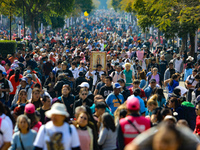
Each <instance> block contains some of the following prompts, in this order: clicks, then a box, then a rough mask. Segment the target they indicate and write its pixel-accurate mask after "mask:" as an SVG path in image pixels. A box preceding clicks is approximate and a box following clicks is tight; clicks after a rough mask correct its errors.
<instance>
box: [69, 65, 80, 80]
mask: <svg viewBox="0 0 200 150" xmlns="http://www.w3.org/2000/svg"><path fill="white" fill-rule="evenodd" d="M69 70H71V71H72V74H73V76H74V79H76V78H78V77H79V75H78V74H79V70H78V68H75V69H74V70H73V69H72V67H71V68H69Z"/></svg>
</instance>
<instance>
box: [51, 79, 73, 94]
mask: <svg viewBox="0 0 200 150" xmlns="http://www.w3.org/2000/svg"><path fill="white" fill-rule="evenodd" d="M64 84H68V85H70V82H69V81H68V80H67V79H61V80H60V81H58V82H56V84H55V85H54V87H53V89H54V90H55V91H57V92H58V94H57V97H59V96H61V95H62V93H61V90H62V87H63V85H64Z"/></svg>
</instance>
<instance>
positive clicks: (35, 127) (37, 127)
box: [32, 121, 42, 132]
mask: <svg viewBox="0 0 200 150" xmlns="http://www.w3.org/2000/svg"><path fill="white" fill-rule="evenodd" d="M41 126H42V122H40V121H38V123H37V124H36V125H35V126H34V127H33V128H32V129H33V130H35V131H36V132H38V131H39V129H40V127H41Z"/></svg>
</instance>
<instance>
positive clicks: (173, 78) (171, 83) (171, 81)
mask: <svg viewBox="0 0 200 150" xmlns="http://www.w3.org/2000/svg"><path fill="white" fill-rule="evenodd" d="M177 77H178V76H177V75H176V74H173V75H172V77H171V79H170V81H169V85H170V86H172V85H173V80H175V79H176V78H177Z"/></svg>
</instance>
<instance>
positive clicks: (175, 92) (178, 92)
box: [173, 88, 181, 97]
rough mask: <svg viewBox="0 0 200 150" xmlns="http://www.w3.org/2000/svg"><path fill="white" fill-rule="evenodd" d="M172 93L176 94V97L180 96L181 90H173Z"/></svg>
mask: <svg viewBox="0 0 200 150" xmlns="http://www.w3.org/2000/svg"><path fill="white" fill-rule="evenodd" d="M173 92H174V94H176V95H177V96H178V97H180V96H181V95H180V92H181V90H180V89H179V88H175V89H174V91H173Z"/></svg>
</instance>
